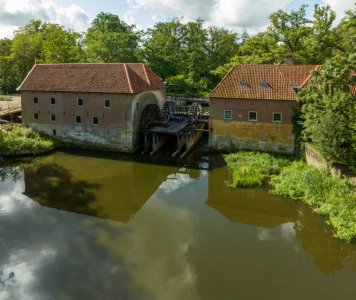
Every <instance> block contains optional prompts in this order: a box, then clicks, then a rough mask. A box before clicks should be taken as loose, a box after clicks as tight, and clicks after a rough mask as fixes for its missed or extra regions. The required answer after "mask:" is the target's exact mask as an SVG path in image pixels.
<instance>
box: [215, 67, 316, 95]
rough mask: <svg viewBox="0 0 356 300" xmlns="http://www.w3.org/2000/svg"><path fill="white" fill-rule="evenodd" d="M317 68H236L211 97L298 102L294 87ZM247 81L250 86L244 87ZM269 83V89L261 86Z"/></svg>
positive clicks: (299, 84)
mask: <svg viewBox="0 0 356 300" xmlns="http://www.w3.org/2000/svg"><path fill="white" fill-rule="evenodd" d="M316 67H317V66H315V65H236V66H235V67H234V68H233V69H232V70H231V71H230V72H229V73H228V74H227V75H226V76H225V77H224V78H223V79H222V81H221V82H220V83H219V84H218V85H217V86H216V87H215V89H214V90H213V91H212V92H211V93H210V94H209V97H210V98H237V99H252V100H253V99H259V100H296V96H297V94H296V92H295V91H294V90H293V88H292V85H298V86H301V84H302V83H303V81H304V80H305V79H306V78H307V77H308V75H309V74H310V72H311V71H312V70H313V69H315V68H316ZM244 80H246V81H247V82H248V87H247V88H246V87H242V86H241V85H240V83H241V82H243V81H244ZM262 82H267V83H268V85H269V87H267V88H266V87H263V86H261V83H262Z"/></svg>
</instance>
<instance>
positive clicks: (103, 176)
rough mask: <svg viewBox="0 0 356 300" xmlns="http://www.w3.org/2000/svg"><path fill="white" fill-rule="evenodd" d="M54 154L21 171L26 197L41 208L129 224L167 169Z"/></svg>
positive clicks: (163, 177) (167, 171)
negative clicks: (23, 175)
mask: <svg viewBox="0 0 356 300" xmlns="http://www.w3.org/2000/svg"><path fill="white" fill-rule="evenodd" d="M136 165H137V163H135V162H129V161H126V162H122V161H120V162H118V161H112V160H107V159H103V158H88V157H81V156H75V155H73V156H67V155H65V154H63V153H60V152H58V153H55V154H53V155H52V156H49V157H46V158H44V159H41V160H40V161H37V162H36V163H33V164H31V165H29V166H26V167H25V168H24V172H25V183H26V190H25V194H26V195H27V196H29V197H30V198H31V199H33V200H35V201H36V202H38V203H39V204H41V205H45V206H47V207H52V208H57V209H62V210H66V211H71V212H76V213H82V214H86V215H91V216H95V217H101V218H107V219H111V220H114V221H120V222H128V221H129V220H130V219H131V218H132V217H133V216H134V215H135V214H136V213H137V211H138V210H139V209H140V208H141V207H142V206H143V205H144V204H145V202H146V201H147V200H148V199H149V198H150V196H151V195H152V194H153V193H154V192H155V191H156V189H157V188H158V186H159V185H160V184H161V182H162V181H163V180H164V179H165V178H166V177H167V176H168V175H169V174H170V171H169V170H170V169H169V168H164V167H163V168H159V169H158V168H156V167H155V166H154V165H150V166H149V167H147V168H139V167H136Z"/></svg>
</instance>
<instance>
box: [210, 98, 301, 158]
mask: <svg viewBox="0 0 356 300" xmlns="http://www.w3.org/2000/svg"><path fill="white" fill-rule="evenodd" d="M297 109H298V103H297V102H295V101H277V100H276V101H274V100H242V99H241V100H240V99H214V98H213V99H210V138H209V146H210V148H211V149H213V150H223V151H227V152H231V151H234V150H237V149H249V150H262V151H272V152H281V153H294V150H295V149H294V134H293V125H292V116H293V115H294V113H295V110H297ZM224 110H232V120H224ZM249 111H257V112H258V120H257V122H249V121H248V112H249ZM273 112H281V113H282V114H283V117H282V122H281V123H273V122H272V115H273Z"/></svg>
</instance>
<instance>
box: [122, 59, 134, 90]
mask: <svg viewBox="0 0 356 300" xmlns="http://www.w3.org/2000/svg"><path fill="white" fill-rule="evenodd" d="M124 68H125V73H126V78H127V83H128V84H129V88H130V91H131V93H133V89H132V85H131V78H130V75H129V72H128V70H127V64H125V63H124Z"/></svg>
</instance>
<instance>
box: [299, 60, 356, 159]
mask: <svg viewBox="0 0 356 300" xmlns="http://www.w3.org/2000/svg"><path fill="white" fill-rule="evenodd" d="M355 58H356V55H355V53H352V54H350V55H337V56H335V57H334V58H333V59H330V60H328V61H327V62H326V63H325V64H324V65H323V66H322V67H321V69H320V70H319V71H317V72H315V73H314V74H313V80H312V82H311V85H310V86H309V87H307V88H306V89H305V90H304V91H302V92H301V94H300V97H299V101H300V102H301V103H302V110H301V112H302V115H301V116H302V119H303V136H304V139H305V141H307V142H311V143H312V144H313V145H315V146H316V147H317V148H318V149H319V150H320V152H321V153H322V154H323V156H324V157H325V159H326V160H327V161H328V163H329V164H335V163H342V164H350V163H355V161H353V160H354V159H355V154H356V152H355V150H356V145H355V142H356V140H355V137H356V102H355V98H354V97H353V96H352V94H351V92H350V86H351V85H354V84H355V82H354V79H355V77H354V76H352V75H353V74H354V73H353V68H354V66H355Z"/></svg>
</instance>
